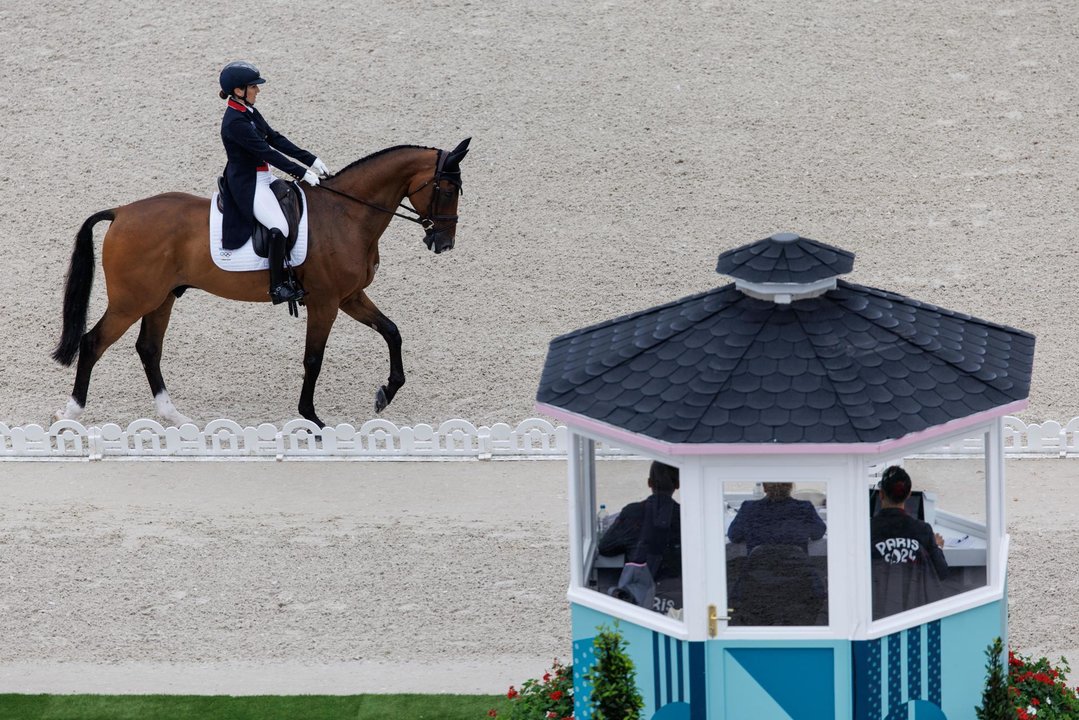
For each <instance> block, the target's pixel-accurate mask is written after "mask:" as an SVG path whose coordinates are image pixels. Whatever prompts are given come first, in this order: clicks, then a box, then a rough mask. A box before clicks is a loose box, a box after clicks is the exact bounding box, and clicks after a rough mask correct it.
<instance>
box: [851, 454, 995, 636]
mask: <svg viewBox="0 0 1079 720" xmlns="http://www.w3.org/2000/svg"><path fill="white" fill-rule="evenodd" d="M876 470H877V473H876V474H875V475H874V477H873V478H872V480H871V485H870V488H869V494H868V502H869V505H870V507H869V511H870V521H869V522H870V547H869V557H870V567H871V571H870V573H871V577H872V583H873V587H872V598H873V619H874V620H879V619H881V618H885V617H889V616H891V615H895V614H897V613H900V612H904V611H907V610H913V609H914V608H917V607H921V606H923V605H927V604H929V603H932V602H936V601H938V600H943V599H945V598H949V597H954V596H956V595H960V594H962V593H965V592H969V591H971V590H976V589H979V588H982V587H985V586H986V584H987V583H988V573H987V569H986V564H987V563H986V552H987V545H988V543H987V540H988V534H987V527H986V498H987V485H986V483H987V476H988V473H987V470H988V467H987V465H986V462H985V458H984V457H979V458H977V459H962V460H940V459H932V460H930V459H924V460H913V459H907V460H899V461H896V462H893V463H887V464H882V465H881V466H879V467H877V468H876Z"/></svg>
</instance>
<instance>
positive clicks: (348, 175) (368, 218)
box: [52, 138, 470, 427]
mask: <svg viewBox="0 0 1079 720" xmlns="http://www.w3.org/2000/svg"><path fill="white" fill-rule="evenodd" d="M469 140H470V138H469V139H466V140H464V141H463V142H461V143H460V144H459V145H458V146H457V147H456V148H454V149H453V150H451V151H449V152H446V151H444V150H439V149H436V148H427V147H418V146H415V145H399V146H396V147H391V148H386V149H385V150H381V151H379V152H376V153H373V154H371V155H368V156H367V157H365V158H361V159H360V160H357V161H356V162H354V163H352V164H351V165H349V166H347V167H345V168H344V169H343V170H341V171H340V172H338V173H336V174H335V175H333V176H331V177H328V178H327V179H325V180H324V181H323V182H322V183H321V184H320V185H319V186H317V187H305V188H304V192H305V193H306V195H307V212H308V251H307V259H306V260H305V262H304V263H303V264H302V265H300V266H299V267H297V268H296V273H297V275H298V277H299V279H300V281H301V282H302V283H303V287H304V289H305V290H306V292H307V295H306V297H305V298H304V301H303V302H304V304H305V305H306V307H307V337H306V342H305V347H304V356H303V368H304V376H303V387H302V389H301V391H300V402H299V408H298V409H299V412H300V415H301V416H303V417H304V418H306V419H308V420H310V421H312V422H314V423H315V424H317V425H318V426H319V427H324V425H323V423H322V421H321V420H320V419H319V417H318V415H317V414H316V413H315V403H314V395H315V382H316V381H317V380H318V376H319V372H320V371H321V369H322V356H323V352H324V351H325V348H326V339H327V338H328V337H329V334H330V329H331V328H332V327H333V323H334V320H335V319H336V318H337V311H338V309H340V310H343V311H344V312H345V313H347V314H348V315H350V316H351V317H352V318H354V319H356V320H358V321H360V322H361V323H363V324H365V325H368V326H370V327H372V328H374V329H375V331H376V332H378V334H379V335H381V336H382V337H383V339H384V340H385V341H386V344H387V345H388V346H389V349H390V375H389V378H388V379H387V381H386V384H385V385H383V386H381V387H380V388H379V389H378V392H377V393H376V394H375V412H376V413H377V412H381V411H382V410H384V409H385V408H386V406H387V405H389V404H390V402H391V401H392V400H393V398H394V395H396V394H397V391H398V390H400V389H401V386H402V385H404V383H405V370H404V365H403V363H402V361H401V334H400V332H398V330H397V326H396V325H395V324H394V323H393V321H391V320H390V319H389V318H388V317H386V316H385V315H383V314H382V312H381V311H380V310H379V309H378V308H377V307H375V304H374V303H373V302H371V300H370V298H368V297H367V294H366V293H365V292H364V290H365V289H366V288H367V286H368V285H370V284H371V281H372V280H373V279H374V277H375V271H376V270H377V269H378V263H379V255H378V239H379V237H381V236H382V233H383V232H384V231H385V230H386V228H387V227H388V226H389V224H390V221H391V220H392V219H393V218H394V216H397V217H404V218H406V219H409V220H412V221H414V222H417V223H419V224H420V225H421V226H422V227H423V228H424V242H425V243H426V244H427V247H428V248H429V249H431V250H433V251H434V252H435V253H436V254H438V253H442V252H445V251H447V250H451V249H452V248H453V244H454V239H455V237H456V233H457V204H458V200H459V197H460V194H461V167H460V164H461V160H463V159H464V157H465V155H466V154H467V153H468V143H469ZM406 197H407V198H408V200H409V202H410V203H411V204H412V207H411V208H410V207H408V206H407V205H405V204H404V202H403V201H404V199H405V198H406ZM401 208H403V209H404V210H405V211H406V212H409V213H411V215H405V214H402V213H400V212H397V210H398V209H401ZM419 208H425V210H422V211H421V210H419ZM413 215H414V216H415V217H413ZM103 220H111V221H112V224H111V225H110V226H109V229H108V231H107V232H106V233H105V240H104V244H103V246H102V250H101V263H102V266H103V268H104V271H105V285H106V293H107V295H108V306H107V308H106V309H105V313H104V315H102V316H101V319H100V320H98V321H97V324H96V325H94V327H93V329H91V330H90V331H89V332H85V330H86V314H87V310H88V307H89V304H90V290H91V287H92V285H93V280H94V245H93V228H94V225H96V224H97V223H99V222H101V221H103ZM209 226H210V201H209V199H208V198H204V197H198V196H195V195H190V194H187V193H175V192H173V193H164V194H161V195H155V196H153V197H149V198H144V199H142V200H137V201H135V202H133V203H130V204H128V205H123V206H120V207H116V208H112V209H111V210H102V211H101V212H97V213H94V214H93V215H91V216H90V217H89V218H87V219H86V221H85V222H83V224H82V227H81V228H80V229H79V231H78V233H77V234H76V236H75V248H74V250H73V251H72V254H71V263H70V265H69V267H68V272H67V281H66V285H65V288H64V306H63V332H62V335H61V338H60V342H59V343H58V344H57V346H56V349H55V350H54V351H53V353H52V357H53V359H54V360H56V361H57V362H59V363H61V364H63V365H66V366H70V365H71V363H72V362H73V361H74V360H75V357H76V356H78V358H79V363H78V368H77V370H76V372H75V386H74V389H73V390H72V392H71V398H70V399H69V400H68V403H67V406H66V407H64V408H61V409H60V410H58V411H57V413H56V419H58V420H63V419H70V420H74V419H77V418H78V417H79V416H80V415H81V414H82V412H83V410H84V409H85V407H86V396H87V392H88V390H89V387H90V373H91V371H92V370H93V368H94V364H95V363H96V362H97V361H98V360H99V359H100V358H101V356H102V355H103V354H104V353H105V351H106V350H107V349H108V348H109V346H110V345H112V344H113V343H114V342H116V340H118V339H119V338H120V336H121V335H123V334H124V333H125V332H126V331H127V329H128V328H129V327H131V325H132V324H134V323H135V321H136V320H139V319H140V318H141V319H142V327H141V328H140V330H139V337H138V340H137V341H136V342H135V349H136V350H137V351H138V354H139V358H140V359H141V360H142V365H143V368H144V369H145V370H146V377H147V379H148V380H149V381H150V391H151V392H152V393H153V395H154V405H155V407H156V408H157V412H158V413H159V414H160V415H161V416H162V417H163V418H164V419H165V420H166V421H168V422H169V423H172V424H175V425H177V426H179V425H182V424H184V423H188V422H191V421H190V420H189V419H188V418H187V417H185V416H184V415H182V414H181V413H180V412H179V411H178V410H177V409H176V407H175V406H174V405H173V403H172V400H171V399H170V398H169V394H168V391H167V390H166V389H165V381H164V379H163V378H162V377H161V347H162V341H163V340H164V337H165V331H166V330H167V329H168V325H169V316H170V315H171V314H172V307H173V304H174V303H175V302H176V299H177V298H178V297H180V296H181V295H182V294H183V292H184V291H185V290H187V289H188V288H197V289H199V290H205V291H206V292H209V293H213V294H214V295H218V296H220V297H223V298H227V299H229V300H242V301H247V302H269V300H270V296H269V293H268V292H267V288H268V286H269V278H268V277H267V274H268V271H266V270H261V271H251V272H227V271H224V270H221V269H219V268H218V267H217V266H216V265H215V264H214V262H213V260H212V258H211V255H210V237H209V232H210V231H209Z"/></svg>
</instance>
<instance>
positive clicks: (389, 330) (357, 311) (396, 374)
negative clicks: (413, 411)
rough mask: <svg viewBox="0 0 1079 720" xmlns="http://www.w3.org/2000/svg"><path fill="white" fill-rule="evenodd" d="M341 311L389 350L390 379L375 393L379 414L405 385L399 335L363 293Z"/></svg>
mask: <svg viewBox="0 0 1079 720" xmlns="http://www.w3.org/2000/svg"><path fill="white" fill-rule="evenodd" d="M341 309H342V310H344V311H345V312H346V313H348V314H349V315H350V316H351V317H353V318H355V319H356V320H359V321H360V322H362V323H363V324H364V325H367V326H368V327H371V328H374V329H375V331H376V332H378V334H379V335H381V336H382V338H383V339H384V340H385V341H386V345H387V346H389V348H390V377H389V379H388V380H387V381H386V384H385V385H383V386H382V387H380V388H379V389H378V392H377V393H375V412H376V413H380V412H382V411H383V410H385V409H386V406H387V405H389V404H390V402H392V401H393V396H394V395H396V394H397V391H398V390H400V389H401V386H402V385H404V384H405V364H404V362H403V361H402V360H401V333H400V332H398V330H397V326H396V325H395V324H394V323H393V321H392V320H390V319H389V318H388V317H386V316H385V315H383V314H382V311H381V310H379V309H378V308H377V307H375V304H374V303H373V302H371V299H370V298H368V297H367V295H366V294H364V293H363V291H360V292H359V293H357V294H356V295H353V296H352V297H351V298H349V299H348V300H346V301H345V302H343V303H341Z"/></svg>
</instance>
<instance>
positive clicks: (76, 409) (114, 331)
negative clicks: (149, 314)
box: [56, 309, 138, 420]
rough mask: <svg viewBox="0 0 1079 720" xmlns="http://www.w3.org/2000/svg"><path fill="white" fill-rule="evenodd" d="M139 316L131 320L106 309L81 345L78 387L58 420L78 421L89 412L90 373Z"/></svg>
mask: <svg viewBox="0 0 1079 720" xmlns="http://www.w3.org/2000/svg"><path fill="white" fill-rule="evenodd" d="M137 319H138V316H133V317H132V316H129V315H124V314H122V313H118V312H115V311H113V310H111V309H106V310H105V314H104V315H102V316H101V319H100V320H98V321H97V325H94V327H93V329H92V330H90V332H88V333H86V334H85V335H83V336H82V340H81V341H80V342H79V365H78V368H77V369H76V371H75V387H74V388H72V390H71V399H69V400H68V401H67V407H65V408H63V409H61V410H58V411H57V412H56V419H57V420H77V419H78V418H79V416H80V415H82V411H83V410H84V409H85V408H86V395H87V393H88V392H89V390H90V373H91V372H92V371H93V369H94V365H95V364H96V363H97V361H98V360H100V359H101V356H102V355H104V354H105V351H106V350H108V349H109V346H110V345H112V344H113V343H114V342H116V341H117V340H118V339H119V338H120V336H121V335H123V334H124V333H125V332H127V329H128V328H129V327H131V325H132V323H134V322H135V320H137Z"/></svg>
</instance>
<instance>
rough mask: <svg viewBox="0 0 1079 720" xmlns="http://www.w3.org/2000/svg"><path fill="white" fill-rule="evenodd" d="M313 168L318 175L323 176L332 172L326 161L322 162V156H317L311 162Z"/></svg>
mask: <svg viewBox="0 0 1079 720" xmlns="http://www.w3.org/2000/svg"><path fill="white" fill-rule="evenodd" d="M311 169H312V170H314V171H315V174H316V175H320V176H322V177H325V176H326V175H329V174H330V169H329V168H328V167H326V163H324V162H322V160H321V159H320V158H315V161H314V162H313V163H311Z"/></svg>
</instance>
